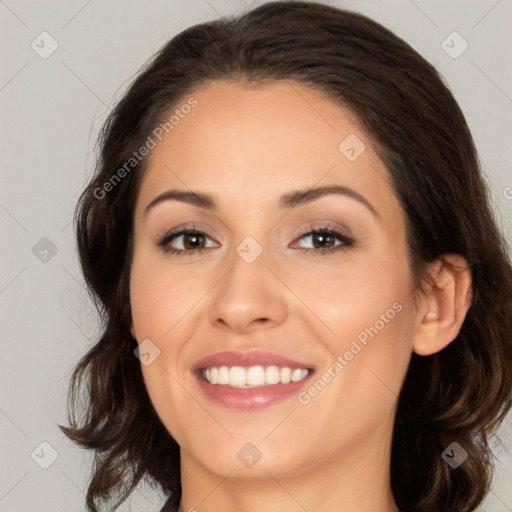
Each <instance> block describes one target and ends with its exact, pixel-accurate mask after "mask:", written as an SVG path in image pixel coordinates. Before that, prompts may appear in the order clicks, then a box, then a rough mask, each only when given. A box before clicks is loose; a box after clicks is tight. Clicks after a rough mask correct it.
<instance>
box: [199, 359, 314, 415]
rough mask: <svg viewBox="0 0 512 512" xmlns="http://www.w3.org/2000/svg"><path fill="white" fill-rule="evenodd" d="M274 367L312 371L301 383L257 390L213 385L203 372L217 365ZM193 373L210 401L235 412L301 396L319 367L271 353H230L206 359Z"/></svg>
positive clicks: (257, 388) (275, 385) (202, 360)
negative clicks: (203, 376) (301, 391)
mask: <svg viewBox="0 0 512 512" xmlns="http://www.w3.org/2000/svg"><path fill="white" fill-rule="evenodd" d="M270 365H276V366H285V367H288V368H291V369H292V370H293V369H297V368H304V369H308V370H310V372H309V375H307V376H306V377H305V378H304V379H302V380H300V381H299V382H290V383H289V384H274V385H271V386H261V387H254V388H237V387H229V386H223V385H219V384H210V383H209V382H207V381H205V380H203V379H202V378H201V371H202V370H204V369H205V368H211V367H214V366H216V367H219V366H241V367H242V368H249V367H251V366H270ZM192 373H193V375H194V378H195V380H196V382H197V384H198V386H199V388H200V389H201V391H202V392H203V394H204V396H205V397H206V398H207V399H208V400H210V401H212V402H214V403H217V404H219V405H222V406H224V407H228V408H231V409H242V410H254V409H261V408H264V407H268V406H270V405H273V404H275V403H277V402H281V401H283V400H286V399H289V398H292V397H294V396H297V394H298V393H299V391H300V389H301V388H302V387H304V386H305V385H308V383H309V380H310V379H311V378H312V376H313V375H314V373H315V368H314V367H313V366H312V365H310V364H308V363H302V362H299V361H295V360H293V359H289V358H287V357H284V356H281V355H278V354H274V353H271V352H262V351H252V352H234V351H227V352H218V353H216V354H212V355H209V356H207V357H204V358H203V359H201V360H200V361H198V362H197V363H196V364H195V365H194V366H193V368H192Z"/></svg>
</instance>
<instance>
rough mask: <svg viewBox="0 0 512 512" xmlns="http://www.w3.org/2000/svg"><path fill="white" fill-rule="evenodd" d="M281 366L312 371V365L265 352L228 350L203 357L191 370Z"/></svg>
mask: <svg viewBox="0 0 512 512" xmlns="http://www.w3.org/2000/svg"><path fill="white" fill-rule="evenodd" d="M271 365H275V366H282V367H288V368H291V369H292V370H293V369H296V368H305V369H313V367H312V365H310V364H308V363H302V362H300V361H295V360H293V359H289V358H288V357H284V356H281V355H279V354H275V353H273V352H267V351H261V350H258V351H254V350H253V351H250V352H240V351H234V350H229V351H225V352H216V353H215V354H211V355H209V356H206V357H203V358H202V359H201V360H200V361H198V362H197V363H196V364H195V365H194V366H193V368H192V370H193V371H198V370H203V369H204V368H213V367H219V366H241V367H243V368H249V367H251V366H271Z"/></svg>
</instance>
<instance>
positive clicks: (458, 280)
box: [412, 254, 472, 356]
mask: <svg viewBox="0 0 512 512" xmlns="http://www.w3.org/2000/svg"><path fill="white" fill-rule="evenodd" d="M429 267H430V268H429V269H428V271H429V275H430V278H431V279H430V280H425V281H424V283H423V287H422V288H423V292H424V293H423V296H422V297H421V299H420V301H421V305H420V306H419V307H418V317H417V321H416V331H415V334H414V339H413V345H412V348H413V350H414V352H416V354H418V355H420V356H428V355H431V354H434V353H436V352H439V351H440V350H442V349H443V348H445V347H446V346H448V345H449V344H450V343H451V342H452V341H453V340H454V339H455V338H456V337H457V335H458V334H459V331H460V328H461V326H462V323H463V322H464V319H465V318H466V313H467V311H468V309H469V307H470V305H471V296H472V293H471V284H472V278H471V270H470V269H469V265H468V263H467V261H466V259H465V258H463V257H462V256H460V255H458V254H444V255H443V256H441V257H440V258H439V259H437V260H436V261H434V262H433V263H431V264H430V265H429Z"/></svg>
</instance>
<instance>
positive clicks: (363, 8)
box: [0, 0, 512, 512]
mask: <svg viewBox="0 0 512 512" xmlns="http://www.w3.org/2000/svg"><path fill="white" fill-rule="evenodd" d="M259 3H263V2H250V1H238V2H235V1H230V0H186V1H185V0H179V1H170V0H167V1H156V0H153V1H151V2H147V3H143V2H142V1H135V0H129V1H126V0H123V1H121V0H116V1H114V0H108V1H100V0H89V1H86V0H72V1H66V2H64V1H60V2H58V1H48V0H45V1H34V0H31V1H28V0H27V1H20V0H18V1H15V0H0V20H1V21H0V22H1V32H0V33H1V38H2V40H1V44H0V52H1V61H2V67H1V69H2V72H1V74H0V105H1V109H2V111H1V118H0V119H1V142H0V143H1V150H0V159H1V161H0V162H1V166H0V169H1V180H2V186H1V188H0V190H1V192H0V221H1V226H2V243H1V248H2V262H1V265H2V267H1V268H2V272H1V274H0V306H1V314H2V338H1V339H2V358H1V363H0V365H1V368H0V375H1V377H0V378H1V387H0V389H1V399H0V437H1V442H0V443H1V444H0V450H1V452H0V461H1V473H0V511H9V512H18V511H23V512H31V511H37V512H44V511H52V512H56V511H67V512H69V511H81V510H84V509H85V507H84V494H83V493H84V490H85V488H86V484H87V478H88V474H89V469H90V455H89V454H86V453H84V452H83V451H82V450H81V449H79V448H77V447H75V446H74V445H73V444H72V443H71V442H70V441H68V440H67V439H66V438H65V437H64V436H63V435H62V434H61V433H60V430H58V428H57V426H56V424H57V423H63V422H65V398H66V391H67V384H68V379H69V375H70V371H71V369H72V367H73V364H74V363H75V362H76V361H77V360H78V358H79V357H80V356H81V355H82V354H83V353H84V352H85V350H86V349H87V347H88V346H89V345H90V343H92V341H93V339H94V336H95V335H97V334H98V326H97V317H96V313H95V311H94V310H93V309H92V306H91V304H90V301H89V300H88V298H87V296H86V295H85V292H84V288H83V280H82V278H81V276H80V273H79V271H78V265H77V258H76V251H75V246H74V238H73V228H72V224H71V222H72V212H73V208H74V205H75V203H76V201H77V199H78V195H79V193H80V191H81V189H82V188H83V186H84V184H85V182H86V180H87V178H88V177H89V176H90V173H91V172H92V169H93V166H94V161H95V149H94V144H95V139H96V136H97V132H98V128H99V127H100V125H101V123H102V121H103V120H104V119H105V116H106V114H107V113H108V111H109V109H110V108H111V107H112V105H113V104H114V102H115V101H116V99H119V97H120V95H121V94H122V92H123V91H124V90H125V87H126V85H127V84H128V82H129V80H130V79H131V77H132V76H133V75H134V74H135V73H136V71H137V70H138V69H139V67H140V66H141V65H142V64H143V63H145V62H146V61H147V59H148V58H149V57H150V56H151V55H152V54H153V52H154V51H156V50H157V49H158V48H159V47H160V46H161V45H162V44H163V43H164V42H165V41H167V40H168V39H169V38H170V37H171V36H173V35H175V34H176V33H178V32H180V31H181V30H183V29H184V28H186V27H188V26H190V25H192V24H195V23H199V22H202V21H206V20H212V19H215V18H217V17H218V16H219V15H226V14H234V13H237V12H239V11H240V10H241V9H243V8H244V7H246V6H249V5H257V4H259ZM330 3H331V4H332V5H339V6H344V7H347V8H351V9H354V10H357V11H360V12H362V13H363V14H367V15H369V16H370V17H372V18H374V19H375V20H377V21H379V22H381V23H383V24H384V25H385V26H387V27H389V28H391V29H392V30H393V31H395V32H396V33H397V34H398V35H399V36H401V37H403V38H404V39H405V40H406V41H408V42H409V43H410V44H411V45H412V46H413V47H414V48H416V49H417V50H418V51H419V52H420V53H421V54H422V55H423V56H424V57H425V58H426V59H427V60H429V61H430V62H432V63H433V64H434V65H435V66H436V67H437V68H438V69H439V70H440V71H441V73H442V74H443V75H444V77H445V79H446V81H447V83H448V85H449V86H450V88H451V89H452V90H453V92H454V94H455V97H456V98H457V100H458V101H459V103H460V105H461V107H462V110H463V111H464V113H465V115H466V117H467V120H468V123H469V125H470V128H471V129H472V132H473V135H474V138H475V140H476V143H477V146H478V149H479V151H480V157H481V161H482V165H483V168H484V170H485V173H486V175H487V177H488V180H489V183H490V186H491V190H492V200H493V204H494V207H495V211H496V215H497V217H498V222H499V223H500V224H501V225H502V228H503V230H504V231H505V233H506V236H507V238H508V240H509V241H510V240H512V188H511V187H512V175H511V172H510V163H511V161H512V154H511V153H512V149H511V148H512V144H511V142H510V141H511V140H512V133H511V132H512V99H511V98H512V90H511V77H512V65H511V63H512V59H511V57H512V40H511V39H512V36H511V33H512V31H511V30H510V29H511V22H512V0H499V1H497V0H479V1H477V0H450V1H441V0H437V1H427V0H415V1H413V0H394V1H382V0H380V1H379V0H353V1H338V2H335V1H332V2H330ZM44 31H46V32H48V33H49V34H51V36H52V37H53V38H54V39H55V40H56V41H57V43H58V48H57V50H56V51H55V52H54V53H53V54H52V55H50V56H49V57H48V58H46V59H43V58H42V57H41V56H40V55H39V54H38V53H36V51H35V50H34V49H33V48H32V47H31V43H32V41H35V43H34V44H38V45H39V48H38V51H39V52H43V51H48V50H49V49H50V48H51V46H50V40H49V39H48V38H47V36H43V37H46V39H44V41H43V42H41V37H39V35H40V34H41V32H44ZM453 31H457V32H458V33H459V34H460V35H461V36H462V37H463V38H464V40H466V41H467V43H468V44H469V47H468V48H467V50H466V51H465V52H464V53H462V54H461V55H460V56H458V57H457V58H453V56H454V52H455V53H458V52H460V50H461V49H462V48H463V46H462V45H463V41H462V40H460V39H457V36H456V37H455V38H453V37H451V38H448V39H446V38H447V36H449V35H450V34H451V33H452V32H453ZM445 40H446V42H445V43H444V49H443V44H442V42H443V41H445ZM43 45H44V48H43ZM446 45H449V46H451V47H452V48H451V49H449V48H447V47H446ZM445 50H449V51H451V52H452V56H450V55H448V54H447V53H446V51H445ZM43 237H46V238H47V239H49V240H50V241H51V242H49V241H48V240H43V241H41V239H42V238H43ZM36 244H37V245H36ZM34 246H35V249H33V248H34ZM52 249H53V252H55V250H56V251H57V252H56V253H55V254H53V253H52ZM44 250H48V251H49V252H48V253H44ZM511 424H512V419H511V416H509V421H508V422H507V423H506V424H505V425H504V426H503V427H502V429H501V430H500V432H499V437H498V438H497V439H495V453H496V455H497V456H498V457H499V459H500V462H499V463H498V464H497V466H496V476H495V480H494V483H493V487H492V492H491V494H490V495H489V498H488V499H487V501H486V503H485V505H484V506H483V507H482V509H481V510H483V511H486V512H487V511H488V512H503V511H512V490H511V489H510V486H508V487H507V486H506V485H505V482H506V481H508V482H512V458H511V455H510V451H511V450H510V447H511V446H512V436H511V431H512V428H511ZM41 442H47V443H49V444H50V445H51V446H52V447H53V449H54V450H56V452H57V453H58V458H57V459H56V460H55V461H54V462H53V463H52V464H51V465H50V466H49V467H48V468H47V469H43V468H42V467H40V465H41V464H42V465H45V464H49V463H50V462H52V458H51V455H52V451H51V449H50V448H48V446H46V445H43V446H42V447H41V446H40V443H41ZM31 454H32V455H31ZM36 461H37V462H36ZM161 503H162V496H159V495H157V494H156V493H155V492H153V491H151V489H150V488H148V487H145V486H141V487H140V489H139V490H138V491H137V492H136V493H135V494H134V495H133V497H132V498H131V499H130V500H129V501H127V502H126V503H125V504H124V505H123V507H122V508H121V509H120V510H122V511H127V510H137V511H139V510H140V511H142V510H147V511H151V510H158V508H159V505H160V504H161Z"/></svg>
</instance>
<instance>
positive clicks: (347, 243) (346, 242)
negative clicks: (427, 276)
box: [157, 226, 355, 256]
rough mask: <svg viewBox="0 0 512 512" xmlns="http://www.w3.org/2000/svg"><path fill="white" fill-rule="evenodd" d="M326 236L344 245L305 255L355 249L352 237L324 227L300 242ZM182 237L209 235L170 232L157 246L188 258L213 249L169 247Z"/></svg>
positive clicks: (304, 234) (192, 230) (308, 249)
mask: <svg viewBox="0 0 512 512" xmlns="http://www.w3.org/2000/svg"><path fill="white" fill-rule="evenodd" d="M325 234H326V235H331V236H334V237H335V238H337V239H338V240H339V241H340V242H342V244H341V245H338V246H335V247H332V248H322V247H321V248H319V249H314V248H313V249H311V248H306V249H302V250H303V251H304V253H305V254H308V252H309V251H313V252H316V253H318V252H319V253H320V254H332V253H335V252H337V251H346V250H347V249H349V248H351V247H353V246H354V244H355V240H354V239H353V238H350V237H348V236H346V235H344V234H343V233H341V232H340V231H338V230H336V229H333V228H330V227H328V226H322V227H319V228H316V229H313V230H310V231H307V232H305V233H303V234H302V235H300V236H299V237H298V240H300V239H302V238H304V237H306V236H311V235H325ZM182 235H201V236H205V237H207V238H208V235H206V233H203V232H202V231H199V230H197V229H184V230H180V231H175V232H170V233H167V234H165V235H164V236H163V237H162V238H160V240H159V241H158V242H157V246H158V247H160V249H161V250H162V252H163V253H164V254H172V255H175V256H187V255H188V256H193V253H202V252H203V251H205V250H207V249H211V247H207V248H205V247H200V248H198V249H174V248H172V247H168V245H169V243H170V242H171V241H172V240H173V239H174V238H177V237H178V236H182Z"/></svg>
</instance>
